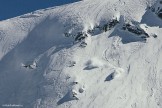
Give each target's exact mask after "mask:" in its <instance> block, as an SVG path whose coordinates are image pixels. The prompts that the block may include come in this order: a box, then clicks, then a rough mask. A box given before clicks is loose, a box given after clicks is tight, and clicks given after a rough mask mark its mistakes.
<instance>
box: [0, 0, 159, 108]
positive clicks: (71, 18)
mask: <svg viewBox="0 0 162 108" xmlns="http://www.w3.org/2000/svg"><path fill="white" fill-rule="evenodd" d="M158 5H160V4H159V0H82V1H79V2H76V3H71V4H67V5H63V6H58V7H53V8H48V9H42V10H38V11H35V12H32V13H29V14H25V15H22V16H18V17H15V18H11V19H8V20H4V21H0V108H1V107H2V108H3V107H4V105H7V104H8V105H13V104H15V105H22V107H23V108H162V65H161V64H162V36H161V34H162V28H161V27H162V20H161V19H160V18H158V16H157V15H155V13H153V12H151V11H150V10H149V9H148V7H150V6H158ZM113 18H118V19H120V23H119V24H117V25H116V26H115V27H114V28H113V29H111V30H109V31H107V32H100V33H98V34H95V35H94V36H91V35H90V34H88V37H87V38H85V40H83V41H84V42H86V43H87V46H85V47H81V46H80V42H74V38H73V37H65V36H64V33H67V32H68V33H72V34H76V33H77V32H87V30H88V29H93V28H94V27H95V26H97V25H103V24H105V23H107V22H108V21H110V20H111V19H113ZM124 22H135V23H138V24H140V26H141V28H143V29H144V30H145V31H146V32H147V33H148V34H154V33H155V34H156V35H157V38H153V37H149V38H147V40H146V42H145V41H142V39H140V38H139V37H138V36H135V35H134V34H131V33H129V32H128V31H123V30H121V27H122V23H124ZM146 26H147V27H146ZM22 64H23V66H22ZM25 66H29V67H31V68H25Z"/></svg>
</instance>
